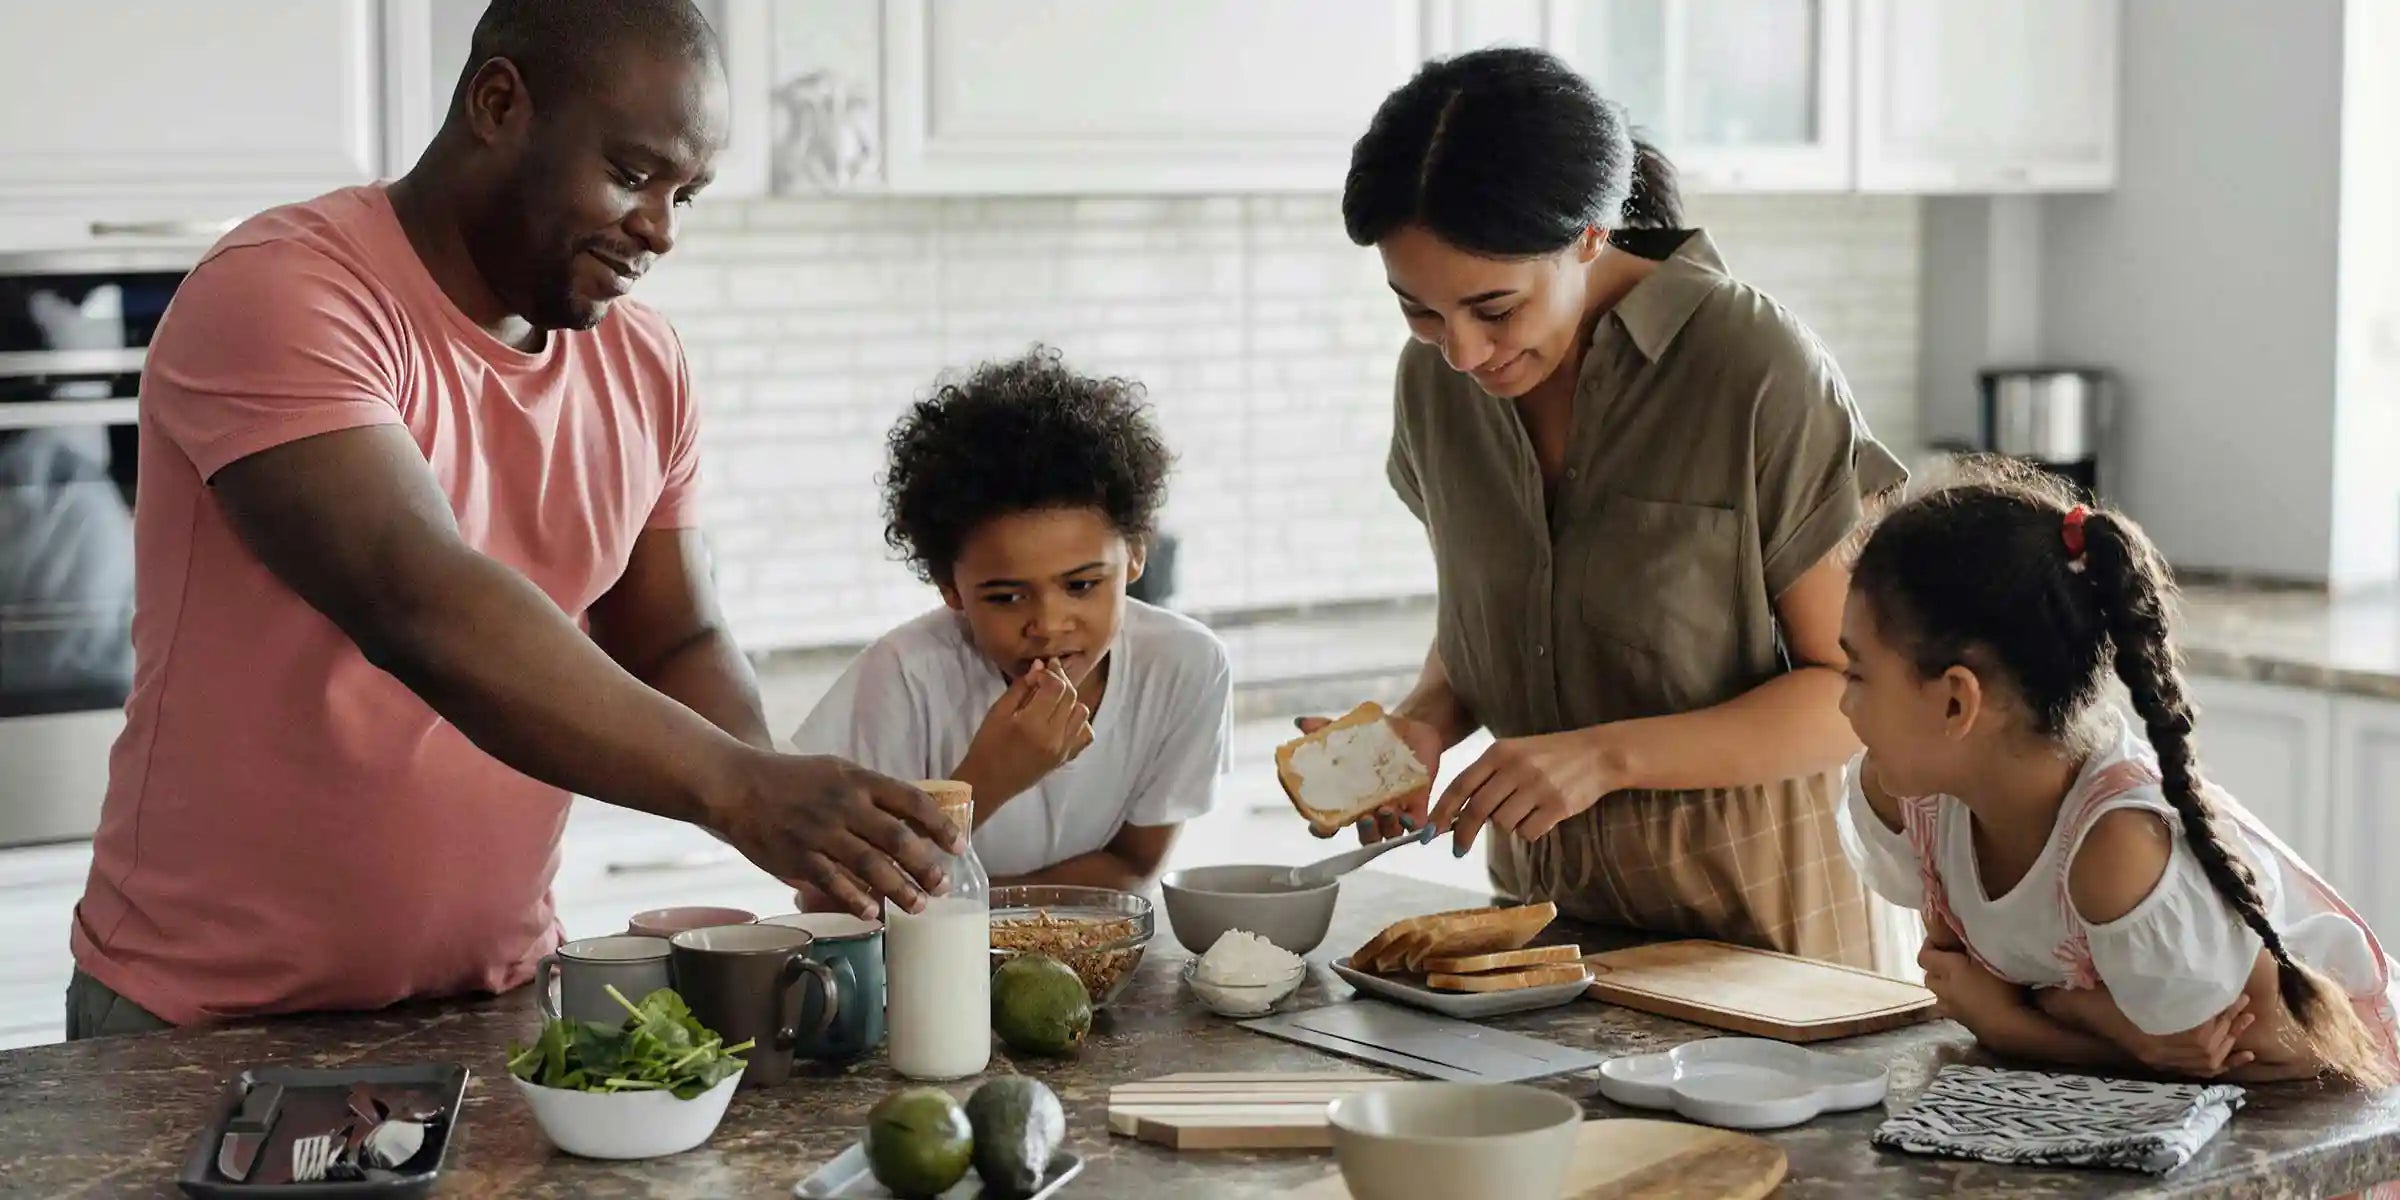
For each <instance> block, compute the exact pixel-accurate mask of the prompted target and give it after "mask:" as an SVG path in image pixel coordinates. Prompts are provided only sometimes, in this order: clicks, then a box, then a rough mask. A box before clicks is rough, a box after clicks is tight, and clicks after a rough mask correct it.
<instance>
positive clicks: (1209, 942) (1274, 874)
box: [1158, 866, 1342, 954]
mask: <svg viewBox="0 0 2400 1200" xmlns="http://www.w3.org/2000/svg"><path fill="white" fill-rule="evenodd" d="M1290 870H1291V868H1290V867H1260V866H1229V867H1192V868H1189V869H1187V870H1182V871H1170V872H1168V873H1167V875H1166V877H1165V878H1163V879H1161V880H1159V881H1158V890H1159V892H1160V894H1161V895H1163V896H1165V897H1166V901H1167V924H1169V925H1171V926H1173V927H1174V929H1175V940H1176V941H1178V942H1180V943H1182V944H1183V948H1184V949H1186V950H1189V951H1191V952H1192V953H1193V954H1206V953H1208V948H1209V947H1210V946H1214V945H1216V944H1217V939H1218V938H1220V937H1223V936H1225V931H1226V930H1229V929H1246V930H1249V931H1250V932H1252V933H1255V934H1257V935H1258V936H1260V937H1263V938H1265V939H1267V940H1268V941H1270V942H1273V943H1275V944H1276V945H1277V946H1280V947H1282V948H1284V949H1286V950H1289V951H1291V952H1292V953H1294V954H1306V953H1308V952H1309V951H1311V950H1314V949H1316V948H1317V943H1319V942H1322V941H1324V940H1325V930H1326V928H1327V927H1328V926H1330V925H1332V924H1333V902H1334V900H1335V899H1336V898H1338V897H1339V896H1340V895H1341V887H1342V884H1341V881H1340V880H1338V879H1337V880H1335V881H1333V882H1332V883H1327V884H1321V885H1319V886H1317V887H1313V888H1293V887H1292V886H1291V885H1289V884H1287V883H1285V882H1284V878H1285V876H1286V874H1287V873H1288V872H1290Z"/></svg>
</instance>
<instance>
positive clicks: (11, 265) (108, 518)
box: [0, 246, 200, 846]
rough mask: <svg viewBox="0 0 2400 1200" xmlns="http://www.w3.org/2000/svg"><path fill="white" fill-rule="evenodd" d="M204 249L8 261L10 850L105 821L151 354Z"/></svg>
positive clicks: (1, 497) (6, 726)
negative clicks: (139, 420)
mask: <svg viewBox="0 0 2400 1200" xmlns="http://www.w3.org/2000/svg"><path fill="white" fill-rule="evenodd" d="M199 254H200V250H199V249H198V248H193V247H182V246H159V247H143V248H126V247H116V248H101V247H88V248H69V249H61V250H46V251H20V252H13V253H0V846H10V845H24V844H28V843H36V842H47V841H62V840H69V839H75V838H84V837H89V836H91V833H92V830H93V828H94V827H95V826H96V825H97V823H98V818H99V812H100V801H101V797H102V795H103V794H104V793H105V791H106V789H107V785H108V753H109V747H110V745H111V744H112V743H113V742H114V741H115V739H116V736H117V733H118V731H119V730H120V729H122V728H123V727H124V706H125V695H126V692H127V690H128V689H129V688H130V687H131V685H132V682H133V638H132V623H133V502H134V484H135V468H136V465H137V464H136V462H135V454H134V414H135V407H136V405H137V403H138V400H139V396H138V391H139V385H140V382H141V372H142V358H143V354H144V351H145V348H146V347H147V346H148V345H149V343H150V338H151V335H152V334H153V333H154V332H155V331H156V330H157V328H158V321H159V318H160V317H161V316H162V315H164V313H165V312H166V307H167V300H168V298H169V297H171V296H172V295H174V292H175V288H176V286H177V285H178V284H179V283H181V282H182V280H183V277H184V275H185V274H186V273H187V272H188V271H189V270H190V269H191V266H192V264H193V263H194V262H195V261H197V259H198V258H199Z"/></svg>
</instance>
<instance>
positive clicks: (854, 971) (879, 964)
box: [759, 912, 883, 1061]
mask: <svg viewBox="0 0 2400 1200" xmlns="http://www.w3.org/2000/svg"><path fill="white" fill-rule="evenodd" d="M759 924H761V925H779V926H782V927H784V928H787V929H804V930H807V931H808V933H809V936H810V937H811V938H813V939H814V940H813V941H811V942H810V943H809V947H808V956H809V958H811V959H813V960H815V961H817V962H821V963H823V964H825V965H826V966H827V967H828V968H831V969H832V971H833V975H834V978H835V979H837V980H839V981H840V982H841V992H842V1003H841V1011H840V1012H838V1013H835V1014H834V1017H833V1020H832V1022H831V1023H830V1024H828V1025H826V1026H825V1032H824V1034H823V1035H822V1036H820V1037H815V1038H803V1039H801V1043H800V1056H801V1057H802V1058H814V1059H825V1060H829V1061H840V1060H844V1059H852V1058H857V1057H858V1056H859V1055H862V1054H865V1053H866V1052H868V1051H870V1050H873V1049H874V1048H876V1047H877V1046H880V1045H882V1044H883V922H881V921H869V920H867V919H865V918H863V917H854V916H851V915H850V914H849V913H830V912H818V913H785V914H784V915H782V916H779V917H768V918H766V919H764V920H761V921H760V922H759ZM823 1008H824V1002H823V1001H822V1000H820V999H819V998H818V997H817V996H816V995H815V994H813V993H812V994H810V995H809V996H808V997H806V998H805V999H804V1000H803V1002H802V1004H801V1009H800V1027H801V1028H802V1029H813V1028H816V1027H817V1023H818V1022H819V1021H820V1020H822V1019H823V1016H822V1009H823Z"/></svg>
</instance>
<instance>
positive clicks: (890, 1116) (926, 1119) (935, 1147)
mask: <svg viewBox="0 0 2400 1200" xmlns="http://www.w3.org/2000/svg"><path fill="white" fill-rule="evenodd" d="M866 1143H867V1166H868V1167H869V1168H871V1169H872V1170H873V1171H874V1172H875V1182H877V1183H880V1184H882V1185H883V1186H884V1187H885V1188H887V1189H889V1190H890V1191H891V1193H892V1194H893V1195H895V1196H900V1197H904V1198H907V1200H916V1198H918V1197H927V1196H939V1195H941V1194H942V1193H943V1192H946V1191H949V1190H950V1185H951V1184H954V1183H957V1182H958V1181H959V1180H960V1179H961V1178H964V1177H965V1175H966V1173H967V1164H968V1163H969V1162H970V1161H972V1160H973V1157H974V1148H975V1133H974V1127H973V1126H971V1125H969V1124H968V1123H967V1114H966V1110H964V1109H962V1108H960V1107H959V1106H958V1101H956V1100H953V1099H951V1098H950V1094H949V1093H948V1092H945V1091H943V1090H942V1089H940V1088H929V1087H920V1088H905V1089H903V1090H901V1091H897V1092H893V1093H892V1094H891V1095H889V1096H886V1097H884V1098H883V1099H882V1101H881V1102H879V1103H877V1104H876V1105H875V1108H874V1110H873V1111H871V1112H869V1113H868V1114H867V1137H866Z"/></svg>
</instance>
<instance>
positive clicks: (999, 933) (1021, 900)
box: [992, 884, 1158, 1009]
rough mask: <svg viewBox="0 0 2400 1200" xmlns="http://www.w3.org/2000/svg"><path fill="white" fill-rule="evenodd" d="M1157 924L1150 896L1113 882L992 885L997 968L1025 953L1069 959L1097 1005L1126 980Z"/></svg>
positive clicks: (1139, 961) (1110, 997)
mask: <svg viewBox="0 0 2400 1200" xmlns="http://www.w3.org/2000/svg"><path fill="white" fill-rule="evenodd" d="M1157 930H1158V918H1157V916H1156V914H1155V913H1154V912H1153V910H1152V908H1151V904H1150V901H1149V900H1147V899H1145V898H1143V897H1141V896H1137V895H1135V894H1133V893H1132V892H1120V891H1118V890H1116V889H1114V888H1096V887H1067V886H1064V885H1053V884H1026V885H1020V886H1017V887H997V888H993V889H992V969H993V970H998V969H999V968H1000V964H1002V963H1004V962H1007V961H1008V960H1009V959H1012V958H1015V957H1016V956H1017V955H1020V954H1027V953H1035V954H1046V955H1048V956H1050V957H1051V958H1055V959H1057V960H1058V961H1060V962H1062V963H1065V964H1066V965H1067V968H1068V969H1069V970H1072V971H1074V972H1075V975H1076V977H1077V978H1079V979H1081V980H1083V990H1084V992H1085V993H1086V994H1087V995H1089V996H1090V997H1091V999H1092V1007H1093V1008H1095V1009H1098V1008H1106V1007H1108V1004H1109V1002H1110V1001H1112V1000H1115V999H1116V998H1117V995H1118V993H1120V992H1123V991H1124V990H1125V985H1126V984H1128V983H1131V982H1133V972H1134V968H1136V967H1139V966H1140V965H1141V964H1142V953H1143V951H1144V950H1146V949H1148V947H1149V945H1150V937H1151V935H1152V934H1153V933H1156V932H1157Z"/></svg>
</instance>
